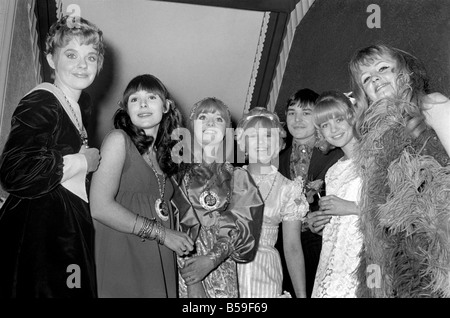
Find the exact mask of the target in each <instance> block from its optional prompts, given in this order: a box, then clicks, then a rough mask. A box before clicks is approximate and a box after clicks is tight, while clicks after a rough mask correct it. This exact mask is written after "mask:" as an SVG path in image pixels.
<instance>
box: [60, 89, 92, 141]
mask: <svg viewBox="0 0 450 318" xmlns="http://www.w3.org/2000/svg"><path fill="white" fill-rule="evenodd" d="M53 85H54V86H55V87H56V88H58V89H59V90H60V91H61V93H62V94H63V96H64V99H65V100H66V103H67V105H69V109H70V111H71V112H72V115H73V117H74V119H75V123H76V127H77V129H78V132H79V133H80V138H81V141H82V143H83V145H84V146H87V145H88V136H87V132H86V129H85V128H84V126H83V124H82V123H80V121H79V120H78V116H77V114H76V112H75V109H74V108H73V107H72V103H70V101H69V99H68V98H67V96H66V94H64V92H63V90H62V89H61V88H59V87H58V85H56V84H53Z"/></svg>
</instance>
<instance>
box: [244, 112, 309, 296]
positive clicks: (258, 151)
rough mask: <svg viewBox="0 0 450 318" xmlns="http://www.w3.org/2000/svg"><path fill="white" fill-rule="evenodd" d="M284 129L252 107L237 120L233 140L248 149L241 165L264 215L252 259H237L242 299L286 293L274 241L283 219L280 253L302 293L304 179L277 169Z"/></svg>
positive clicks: (268, 114)
mask: <svg viewBox="0 0 450 318" xmlns="http://www.w3.org/2000/svg"><path fill="white" fill-rule="evenodd" d="M285 136H286V132H285V131H284V129H283V127H282V126H281V124H280V122H279V119H278V116H277V115H276V114H274V113H272V112H270V111H268V110H266V109H265V108H262V107H256V108H253V109H252V110H250V112H249V113H247V114H246V115H244V117H243V118H242V119H241V120H240V122H239V124H238V128H237V141H238V144H239V147H240V150H242V151H244V152H247V153H248V161H249V163H248V165H247V166H244V169H246V170H247V171H248V172H249V173H250V175H251V176H252V178H253V179H254V180H255V182H256V184H257V185H258V188H259V191H260V193H261V196H262V197H263V200H264V212H263V213H264V219H263V226H262V230H261V236H260V239H259V246H258V251H257V253H256V256H255V259H254V260H253V261H251V262H249V263H246V264H238V278H239V293H240V297H242V298H275V297H285V298H290V297H291V295H290V294H289V293H287V292H284V293H283V290H282V283H283V271H282V266H281V259H280V254H279V252H278V250H277V249H276V248H275V243H276V241H277V238H278V227H279V224H280V223H281V222H282V224H283V246H284V255H285V258H286V262H287V265H288V270H289V274H290V276H291V280H292V283H293V286H294V290H295V295H294V296H296V297H298V298H300V297H302V298H304V297H306V289H305V265H304V258H303V250H302V245H301V241H300V235H301V222H302V220H303V218H304V217H305V215H306V213H307V212H308V203H307V201H306V198H305V196H304V194H303V180H302V178H301V177H299V178H297V179H296V180H295V181H291V180H289V179H287V178H285V177H284V176H283V175H282V174H280V173H279V172H278V154H279V151H280V150H281V148H282V145H283V137H285Z"/></svg>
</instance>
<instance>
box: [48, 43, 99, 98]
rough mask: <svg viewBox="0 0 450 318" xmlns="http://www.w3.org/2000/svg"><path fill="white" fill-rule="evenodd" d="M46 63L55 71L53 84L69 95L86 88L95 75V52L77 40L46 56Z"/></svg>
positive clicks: (96, 59)
mask: <svg viewBox="0 0 450 318" xmlns="http://www.w3.org/2000/svg"><path fill="white" fill-rule="evenodd" d="M47 61H48V63H49V65H50V67H51V68H53V69H54V70H55V84H56V85H57V86H58V87H60V88H62V89H63V90H64V91H65V92H66V93H69V94H70V93H71V92H74V93H75V92H80V91H81V90H83V89H85V88H87V87H88V86H89V85H91V84H92V82H93V81H94V79H95V76H96V75H97V68H98V52H97V50H96V49H95V48H94V46H93V45H92V44H89V45H84V44H83V45H80V42H79V41H78V39H77V38H73V39H72V40H71V41H69V43H68V44H67V45H66V46H64V47H62V48H58V49H56V50H55V52H54V54H48V55H47ZM75 95H76V93H75Z"/></svg>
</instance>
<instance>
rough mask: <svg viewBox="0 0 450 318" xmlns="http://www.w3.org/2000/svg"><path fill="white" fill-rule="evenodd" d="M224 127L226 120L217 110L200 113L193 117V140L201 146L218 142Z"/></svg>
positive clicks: (221, 137) (220, 139)
mask: <svg viewBox="0 0 450 318" xmlns="http://www.w3.org/2000/svg"><path fill="white" fill-rule="evenodd" d="M226 128H227V122H226V120H225V118H223V116H222V115H221V113H220V112H218V111H213V112H204V113H200V114H198V116H197V118H195V119H194V136H195V140H196V141H197V142H198V143H199V144H200V145H202V146H213V145H218V144H220V143H221V142H222V140H223V138H224V136H225V130H226Z"/></svg>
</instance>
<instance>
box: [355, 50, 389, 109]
mask: <svg viewBox="0 0 450 318" xmlns="http://www.w3.org/2000/svg"><path fill="white" fill-rule="evenodd" d="M360 71H361V73H360V81H361V84H362V87H363V89H364V92H365V93H366V95H367V97H368V99H369V100H370V101H371V102H375V101H377V100H379V99H382V98H385V97H394V96H395V94H397V90H398V87H397V76H398V70H397V62H396V61H395V60H393V59H392V58H390V57H389V56H387V55H385V54H384V55H380V56H377V57H374V59H373V60H372V61H370V63H369V64H367V65H360Z"/></svg>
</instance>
